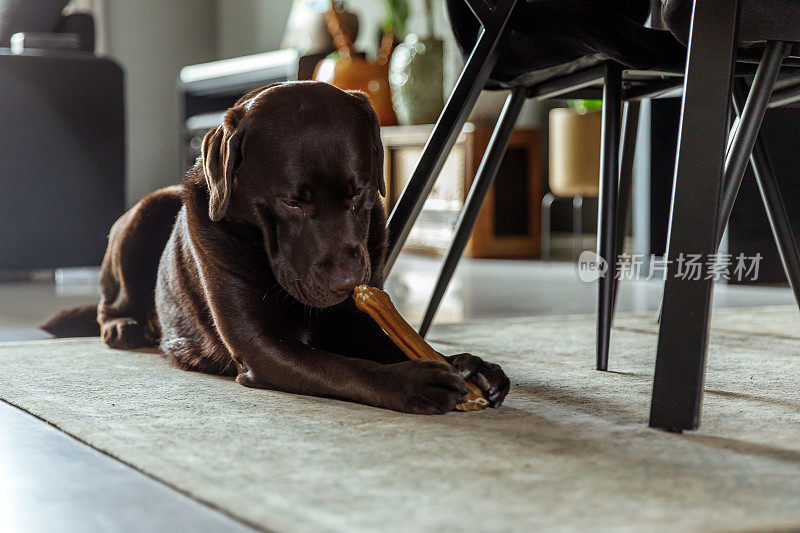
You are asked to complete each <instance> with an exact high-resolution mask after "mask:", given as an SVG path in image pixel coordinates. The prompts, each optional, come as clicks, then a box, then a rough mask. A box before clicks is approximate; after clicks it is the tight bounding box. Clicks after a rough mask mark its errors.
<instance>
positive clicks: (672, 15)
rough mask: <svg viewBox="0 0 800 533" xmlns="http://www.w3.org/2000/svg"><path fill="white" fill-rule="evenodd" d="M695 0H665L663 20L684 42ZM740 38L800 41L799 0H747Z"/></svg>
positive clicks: (743, 11) (747, 40) (743, 39)
mask: <svg viewBox="0 0 800 533" xmlns="http://www.w3.org/2000/svg"><path fill="white" fill-rule="evenodd" d="M693 3H694V2H693V0H662V5H663V8H662V16H663V18H664V23H665V24H666V25H667V27H668V28H669V29H670V31H671V32H672V33H673V34H674V35H675V37H676V38H677V39H678V40H679V41H681V42H682V43H683V44H687V43H688V41H689V25H690V24H691V20H692V5H693ZM740 10H741V13H740V19H741V21H742V22H741V27H740V28H739V40H740V41H743V42H752V41H762V40H765V39H778V40H785V41H794V42H799V41H800V25H798V21H800V0H744V1H743V2H742V3H741V7H740Z"/></svg>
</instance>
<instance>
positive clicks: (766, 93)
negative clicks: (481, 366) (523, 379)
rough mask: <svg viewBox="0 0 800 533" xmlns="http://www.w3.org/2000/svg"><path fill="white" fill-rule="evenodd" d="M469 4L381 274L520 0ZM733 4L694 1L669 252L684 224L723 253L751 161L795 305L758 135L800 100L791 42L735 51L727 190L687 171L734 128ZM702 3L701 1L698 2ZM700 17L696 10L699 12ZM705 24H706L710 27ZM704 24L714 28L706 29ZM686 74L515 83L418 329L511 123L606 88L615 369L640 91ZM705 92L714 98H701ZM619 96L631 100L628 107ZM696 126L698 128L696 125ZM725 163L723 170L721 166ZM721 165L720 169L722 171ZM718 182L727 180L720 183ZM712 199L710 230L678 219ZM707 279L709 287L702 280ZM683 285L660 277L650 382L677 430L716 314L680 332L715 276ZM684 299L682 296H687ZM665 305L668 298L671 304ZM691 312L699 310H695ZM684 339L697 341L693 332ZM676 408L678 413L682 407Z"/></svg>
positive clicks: (438, 293)
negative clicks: (791, 72)
mask: <svg viewBox="0 0 800 533" xmlns="http://www.w3.org/2000/svg"><path fill="white" fill-rule="evenodd" d="M464 1H465V2H466V4H467V5H468V6H469V7H470V9H471V11H472V13H473V14H474V15H475V17H476V18H477V19H478V20H479V21H480V23H481V26H482V28H481V30H480V33H479V36H478V39H477V42H476V44H475V46H474V48H473V50H472V52H471V53H470V55H469V57H468V59H467V61H466V63H465V66H464V69H463V71H462V73H461V76H460V78H459V79H458V82H457V83H456V86H455V88H454V89H453V92H452V93H451V96H450V99H449V100H448V102H447V105H446V106H445V108H444V110H443V112H442V114H441V116H440V117H439V120H438V122H437V124H436V126H435V127H434V129H433V132H432V134H431V136H430V138H429V139H428V142H427V144H426V145H425V148H424V150H423V153H422V157H421V158H420V161H419V163H418V165H417V167H416V170H415V171H414V174H413V175H412V177H411V179H410V180H409V182H408V184H407V185H406V188H405V189H404V190H403V193H402V195H401V196H400V198H399V199H398V201H397V203H396V204H395V206H394V209H393V210H392V213H391V215H390V217H389V221H388V233H389V251H388V254H387V260H386V267H385V274H386V275H388V273H389V271H390V270H391V268H392V266H393V264H394V262H395V260H396V258H397V256H398V254H399V253H400V249H401V248H402V246H403V244H404V243H405V241H406V238H407V237H408V234H409V232H410V230H411V227H412V226H413V224H414V222H415V221H416V219H417V217H418V215H419V213H420V211H421V210H422V206H423V204H424V202H425V199H426V198H427V196H428V194H429V193H430V191H431V189H432V188H433V185H434V182H435V179H436V177H437V176H438V175H439V172H440V171H441V169H442V167H443V165H444V162H445V160H446V158H447V156H448V154H449V153H450V150H451V149H452V147H453V145H454V144H455V141H456V138H457V135H458V132H459V131H461V128H462V126H463V125H464V123H465V122H466V120H467V117H468V115H469V113H470V112H471V110H472V108H473V107H474V105H475V102H476V100H477V98H478V95H479V94H480V92H481V90H482V89H483V88H484V87H486V84H487V82H488V81H489V76H490V74H491V72H492V69H493V67H494V65H495V63H496V60H497V46H498V43H499V41H500V39H501V37H502V35H503V32H504V31H505V28H506V25H507V23H508V20H509V18H510V16H511V13H512V11H513V9H514V6H515V5H516V3H517V1H521V0H498V1H497V3H496V5H495V6H493V7H492V6H490V5H489V4H488V3H487V2H486V1H485V0H464ZM726 2H727V3H729V4H732V5H733V7H732V8H731V9H732V10H733V12H734V16H733V18H732V19H731V20H732V21H733V22H731V21H728V20H727V19H728V18H729V17H730V15H727V16H726V17H725V18H726V24H723V25H722V26H721V27H717V26H715V23H710V22H709V21H710V20H712V19H710V18H705V17H709V16H710V15H711V13H710V12H709V11H713V10H714V8H712V7H710V2H709V0H696V8H695V14H694V21H695V23H696V25H695V26H693V28H703V29H702V30H697V29H693V32H692V40H691V42H690V47H689V52H688V61H687V66H686V71H685V76H686V80H687V82H686V87H685V89H684V96H683V99H684V103H683V111H682V124H683V126H682V134H681V138H680V140H679V147H680V148H681V149H679V152H678V154H679V155H678V158H677V162H676V185H675V201H674V202H673V214H672V222H671V224H670V227H671V237H670V245H669V250H670V257H672V255H673V254H674V253H678V251H683V252H686V251H689V250H694V249H695V248H697V245H696V244H695V243H690V242H687V240H686V237H685V235H684V234H683V233H682V234H681V237H680V238H676V237H675V236H676V234H677V233H678V232H679V231H680V232H688V233H689V234H690V235H691V236H693V237H697V235H698V234H700V233H701V232H703V231H705V230H707V237H706V238H705V240H706V241H708V246H707V247H705V248H704V249H705V250H706V251H707V252H708V250H711V249H712V248H713V250H714V251H715V250H716V245H718V243H719V238H720V237H721V233H722V231H723V230H724V228H725V225H726V224H727V220H728V218H729V216H730V212H731V210H732V208H733V203H734V201H735V199H736V194H737V193H738V189H739V185H740V184H741V180H742V177H743V176H744V171H745V169H746V166H747V162H748V160H750V161H752V164H753V167H754V169H755V171H756V175H757V177H758V184H759V187H760V189H761V192H762V198H763V199H764V203H765V206H766V208H767V212H768V214H769V218H770V223H771V225H772V228H773V233H774V235H775V239H776V242H777V243H778V247H779V250H780V253H781V257H782V259H783V262H784V267H785V269H786V272H787V276H788V278H789V280H790V282H791V283H792V287H793V288H794V290H795V294H796V295H797V297H798V302H799V303H800V252H798V248H797V245H796V242H795V240H794V237H793V235H792V232H791V230H790V228H789V223H788V220H789V219H788V216H787V213H786V209H785V207H784V204H783V201H782V199H781V195H780V192H779V189H778V186H777V182H776V180H775V177H774V175H773V172H772V168H771V164H770V163H769V159H768V156H767V153H766V150H765V148H764V143H763V139H761V138H760V135H759V130H760V127H761V121H762V119H763V116H764V112H765V111H766V109H767V108H768V107H775V106H779V105H787V104H789V103H794V102H796V101H800V80H790V81H784V82H781V83H782V84H781V85H780V86H779V90H775V91H773V89H775V88H776V85H775V82H776V80H777V78H778V74H779V71H780V67H781V63H782V61H783V63H784V64H785V65H788V66H793V67H795V66H797V65H798V63H797V62H796V61H794V60H793V59H788V60H785V61H784V57H785V56H786V55H787V51H788V49H787V46H786V45H784V44H782V43H772V42H770V43H768V45H767V46H766V48H765V50H764V54H763V56H762V57H761V58H755V57H753V56H752V55H751V54H749V53H741V54H740V57H739V58H738V60H739V62H740V65H739V68H738V72H737V74H738V75H739V76H746V75H753V74H754V81H753V83H752V88H750V90H749V93H748V88H747V85H746V82H744V80H743V79H741V78H739V79H737V80H736V91H735V94H734V95H733V96H735V98H734V101H735V102H734V103H735V104H736V107H735V109H737V110H740V111H741V118H740V119H739V120H738V121H737V124H738V127H736V128H734V130H733V131H732V133H731V135H732V141H731V148H730V150H729V151H728V154H727V155H728V157H727V159H726V161H725V165H724V168H725V170H724V174H720V180H721V179H722V177H723V176H724V177H725V178H726V181H725V182H724V183H726V184H727V186H726V187H725V192H724V194H722V193H721V190H720V191H716V189H715V191H716V197H714V198H710V196H711V195H710V193H709V192H708V190H705V189H711V188H713V187H716V185H713V186H710V185H709V184H708V183H711V184H714V183H716V182H714V180H711V179H704V180H698V179H696V178H695V179H694V181H692V177H695V176H709V177H713V176H715V172H714V169H713V168H709V161H713V158H712V157H709V152H708V151H707V150H706V149H705V145H704V142H705V140H704V136H705V135H711V134H712V133H713V134H714V135H715V136H713V137H712V139H713V141H712V142H713V143H714V144H713V146H711V150H712V152H711V154H714V153H715V152H714V150H717V149H719V147H718V146H717V144H718V143H720V142H721V143H722V149H723V150H724V148H725V139H726V138H727V135H728V131H727V123H726V121H727V120H728V118H727V117H728V109H729V107H730V104H731V101H732V98H731V96H732V95H731V90H730V87H731V86H732V81H733V76H734V63H735V62H736V59H737V58H736V50H737V45H738V41H736V39H735V35H736V28H737V17H736V16H735V14H736V13H738V11H737V5H738V0H726ZM697 6H700V7H699V11H698V7H697ZM698 14H700V15H701V16H700V17H699V18H698ZM704 26H708V27H709V28H708V29H707V28H705V27H704ZM706 33H708V34H710V35H706ZM723 34H724V35H723ZM698 35H699V36H701V37H702V39H701V40H698ZM723 36H724V37H726V38H727V40H723V41H722V42H721V43H719V42H717V40H718V39H721V38H722V37H723ZM698 43H702V46H704V47H705V48H707V49H706V50H700V48H701V46H700V45H698ZM720 48H723V49H724V52H720V51H719V50H720ZM709 49H710V50H711V51H709ZM707 62H710V64H713V65H714V68H710V69H709V72H704V69H706V68H708V67H707V65H706V63H707ZM717 62H722V63H724V64H725V67H724V68H723V67H720V66H719V65H717V64H716V63H717ZM754 64H757V65H758V66H757V68H756V69H755V72H754V69H753V67H754ZM700 65H702V66H700ZM682 74H683V73H680V72H678V73H676V72H649V71H644V72H642V71H632V70H626V69H625V67H623V66H622V65H620V64H618V63H616V62H613V61H607V62H605V63H601V64H597V65H594V66H591V67H588V68H584V69H582V70H579V71H577V72H574V73H572V74H568V75H563V76H558V77H554V78H551V79H548V80H545V81H542V82H540V83H537V84H535V85H533V86H512V87H511V92H510V94H509V96H508V98H507V99H506V102H505V105H504V107H503V109H502V111H501V113H500V117H499V118H498V121H497V124H496V126H495V129H494V132H493V133H492V136H491V138H490V140H489V144H488V146H487V148H486V151H485V153H484V156H483V159H482V161H481V164H480V166H479V168H478V171H477V174H476V177H475V180H473V183H472V186H471V188H470V190H469V193H468V194H467V198H466V201H465V204H464V208H463V209H462V211H461V213H460V215H459V218H458V220H457V222H456V226H455V233H454V237H453V241H452V243H451V245H450V247H449V249H448V251H447V253H446V256H445V259H444V262H443V264H442V268H441V271H440V273H439V277H438V280H437V283H436V286H435V289H434V292H433V294H432V296H431V299H430V302H429V304H428V308H427V310H426V313H425V317H424V319H423V322H422V325H421V328H420V333H421V334H423V335H424V334H425V333H427V331H428V328H429V327H430V325H431V323H432V321H433V318H434V315H435V313H436V310H437V308H438V306H439V303H440V302H441V299H442V297H443V296H444V293H445V291H446V289H447V286H448V285H449V282H450V279H451V278H452V275H453V273H454V272H455V269H456V267H457V265H458V261H459V259H460V257H461V254H462V252H463V250H464V248H465V246H466V244H467V241H468V240H469V237H470V234H471V232H472V229H473V228H474V225H475V222H476V220H477V217H478V215H479V213H480V210H481V207H482V205H483V201H484V199H485V198H486V195H487V193H488V191H489V189H490V187H491V185H492V182H493V180H494V177H495V175H496V174H497V171H498V169H499V167H500V163H501V162H502V159H503V156H504V154H505V150H506V148H507V146H508V142H509V138H510V135H511V132H512V131H513V128H514V124H515V123H516V120H517V118H518V117H519V113H520V111H521V109H522V106H523V104H524V103H525V100H527V99H535V100H546V99H551V98H597V97H598V96H599V94H598V93H601V95H602V100H603V117H602V122H603V126H602V140H601V170H600V194H599V207H598V246H597V251H598V255H599V256H600V257H602V258H605V259H606V260H607V261H609V260H611V261H613V262H614V264H613V265H609V269H608V273H607V275H605V276H603V277H601V278H600V279H599V283H598V300H597V311H598V324H597V368H598V370H606V369H607V368H608V353H609V345H610V333H611V324H612V321H613V315H614V307H615V302H616V294H617V281H616V277H615V272H616V268H617V264H616V260H615V259H614V258H617V257H618V256H619V253H620V251H621V249H622V245H623V241H624V238H625V221H626V218H627V215H628V209H629V207H628V206H629V204H630V195H631V183H632V172H633V158H634V146H635V143H636V126H637V124H638V119H639V101H640V100H641V99H643V98H652V97H656V96H658V95H660V94H663V93H665V92H668V91H670V90H673V89H676V88H679V87H681V86H683V84H684V81H683V76H682ZM723 78H724V79H726V80H727V87H728V88H727V89H726V87H725V84H724V83H722V82H721V80H722V79H723ZM704 80H705V81H704ZM704 91H705V92H708V93H710V92H712V91H713V92H714V94H713V98H710V96H711V95H710V94H705V93H704ZM709 99H710V103H709V102H707V101H706V100H709ZM623 103H624V104H625V106H624V113H623ZM723 104H724V106H723ZM709 106H710V107H709ZM695 108H703V112H702V113H698V114H695V112H694V110H695ZM709 109H713V110H714V112H713V113H717V115H715V116H714V120H711V121H710V123H709V124H713V126H707V125H705V124H702V123H698V119H696V118H694V117H702V120H706V119H708V117H709V116H710V115H711V114H712V113H710V112H709ZM686 110H689V112H685V111H686ZM702 120H701V122H702ZM720 124H723V127H722V133H721V134H720V133H719V132H717V131H716V129H714V128H717V129H719V127H720ZM690 131H691V133H690ZM698 132H700V133H699V134H698ZM689 142H692V143H693V146H691V147H688V146H685V144H686V143H689ZM751 154H752V155H751ZM699 159H703V161H702V163H703V165H701V166H699V167H697V168H698V170H694V169H693V167H692V166H691V165H693V164H698V163H700V161H698V160H699ZM712 166H713V163H712ZM718 170H720V171H721V170H722V169H718ZM688 173H691V176H689V175H685V174H688ZM716 174H719V172H717V173H716ZM696 181H702V182H706V181H707V182H708V183H703V184H702V185H704V186H705V189H704V193H705V194H703V195H702V198H703V199H704V200H705V201H706V202H707V203H705V204H703V203H699V202H697V201H696V198H690V199H687V198H686V197H687V195H688V196H691V195H692V194H694V192H693V191H688V192H687V191H684V190H683V189H684V187H685V183H686V182H689V183H691V184H692V186H693V187H694V188H701V185H698V184H697V183H694V182H696ZM679 182H680V183H679ZM720 183H723V182H722V181H720ZM679 185H680V186H679ZM711 205H713V206H717V205H719V206H720V208H719V209H718V210H717V209H715V210H714V224H713V226H714V227H713V228H711V229H708V228H706V226H708V225H709V224H708V223H706V224H705V225H701V226H698V227H697V229H696V230H695V229H693V228H688V229H687V228H686V227H685V226H686V225H687V224H686V223H685V221H684V220H682V219H681V217H688V218H689V220H691V219H692V217H697V216H699V215H698V213H697V212H696V211H703V210H704V209H705V210H707V209H708V206H711ZM689 209H693V210H694V211H691V210H690V211H688V214H687V210H689ZM703 235H705V233H703ZM673 241H674V242H673ZM690 244H691V245H690ZM710 253H713V252H708V254H710ZM708 254H707V255H708ZM670 264H674V263H670ZM670 272H671V274H670V275H673V277H674V272H672V271H670ZM701 285H702V287H700V286H701ZM682 290H684V289H683V285H682V284H676V283H675V280H673V279H668V281H667V283H666V286H665V300H664V301H665V304H664V317H663V318H664V322H663V323H662V328H661V335H660V337H659V349H658V353H659V357H658V364H657V366H656V382H655V384H654V393H653V405H652V410H651V421H650V424H651V426H655V427H661V428H665V429H671V430H680V429H694V428H696V427H697V422H698V421H699V400H700V394H701V390H700V389H698V388H697V387H698V381H697V379H698V376H697V372H696V371H697V370H698V369H699V367H697V365H699V364H700V363H701V360H702V366H704V362H705V345H706V343H707V326H708V324H707V322H708V320H707V319H708V316H709V315H708V312H706V313H705V314H704V315H703V316H702V317H700V318H699V319H698V320H700V321H701V322H702V324H699V323H698V324H695V327H694V329H695V330H697V331H693V335H690V336H689V337H686V336H685V335H684V333H683V330H684V329H685V327H686V324H685V318H686V317H689V316H692V315H691V314H689V315H684V319H683V320H681V319H680V318H678V317H679V316H680V315H679V313H681V312H685V311H686V310H687V309H688V307H689V304H691V305H692V306H695V305H699V306H701V307H702V304H703V303H704V302H707V301H710V300H709V298H710V293H711V285H710V283H698V284H695V285H692V294H691V296H690V297H689V298H688V299H686V298H685V297H684V296H681V295H680V291H682ZM681 299H683V300H684V301H682V302H681V301H680V300H681ZM676 300H677V301H676ZM679 304H682V305H679ZM670 305H671V306H673V307H669V306H670ZM692 309H693V310H694V307H692ZM676 310H677V313H676ZM692 320H694V318H693V319H692ZM678 330H680V331H678ZM673 335H675V336H677V337H681V339H682V341H681V342H678V343H676V345H675V346H672V345H670V342H671V341H670V337H671V336H673ZM688 339H691V341H689V340H688ZM677 346H679V347H677ZM687 351H692V357H695V359H694V360H693V361H692V362H693V363H694V364H695V368H694V370H695V372H691V371H690V370H687V368H686V365H687V363H686V361H684V360H683V356H681V355H680V354H682V353H684V354H685V353H686V352H687ZM700 352H702V357H696V355H697V354H698V353H700ZM700 374H702V372H700ZM701 382H702V376H700V385H699V386H701ZM687 394H688V395H689V396H688V397H689V399H688V400H687V397H685V395H687ZM691 399H694V400H695V402H692V401H691ZM695 406H696V408H697V409H696V413H695V411H694V409H695ZM689 411H692V412H693V413H695V415H696V416H695V415H693V417H689V418H692V422H691V423H690V421H689V419H688V418H687V414H686V413H688V412H689ZM675 413H679V414H677V415H676V414H675Z"/></svg>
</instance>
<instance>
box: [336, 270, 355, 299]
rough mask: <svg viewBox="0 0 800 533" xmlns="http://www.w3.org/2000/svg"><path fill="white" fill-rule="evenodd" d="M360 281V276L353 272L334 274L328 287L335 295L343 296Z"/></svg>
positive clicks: (350, 291)
mask: <svg viewBox="0 0 800 533" xmlns="http://www.w3.org/2000/svg"><path fill="white" fill-rule="evenodd" d="M359 283H361V276H358V275H356V274H355V273H346V274H334V275H333V276H331V279H330V282H329V283H328V287H329V288H330V290H331V292H332V293H333V294H335V295H336V296H338V297H340V298H343V297H345V296H348V295H349V294H350V293H352V292H353V289H355V288H356V285H358V284H359Z"/></svg>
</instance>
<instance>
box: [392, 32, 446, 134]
mask: <svg viewBox="0 0 800 533" xmlns="http://www.w3.org/2000/svg"><path fill="white" fill-rule="evenodd" d="M443 52H444V44H443V42H442V41H441V40H439V39H420V38H419V37H417V36H416V35H414V34H411V35H409V36H408V37H406V38H405V40H404V41H403V43H402V44H400V45H399V46H398V47H397V48H396V49H395V51H394V53H392V59H391V66H390V68H389V85H390V86H391V88H392V102H393V105H394V110H395V113H397V119H398V121H399V122H400V124H433V123H435V122H436V121H437V120H438V118H439V114H440V113H441V112H442V108H443V107H444V98H443V96H442V91H443V84H444V76H443Z"/></svg>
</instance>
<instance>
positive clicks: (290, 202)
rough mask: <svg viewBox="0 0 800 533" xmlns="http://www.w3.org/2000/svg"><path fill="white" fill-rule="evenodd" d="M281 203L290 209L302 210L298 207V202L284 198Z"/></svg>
mask: <svg viewBox="0 0 800 533" xmlns="http://www.w3.org/2000/svg"><path fill="white" fill-rule="evenodd" d="M281 203H282V204H283V205H285V206H286V207H288V208H290V209H300V210H302V209H303V208H302V207H301V206H300V202H298V201H296V200H288V199H286V198H281Z"/></svg>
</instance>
